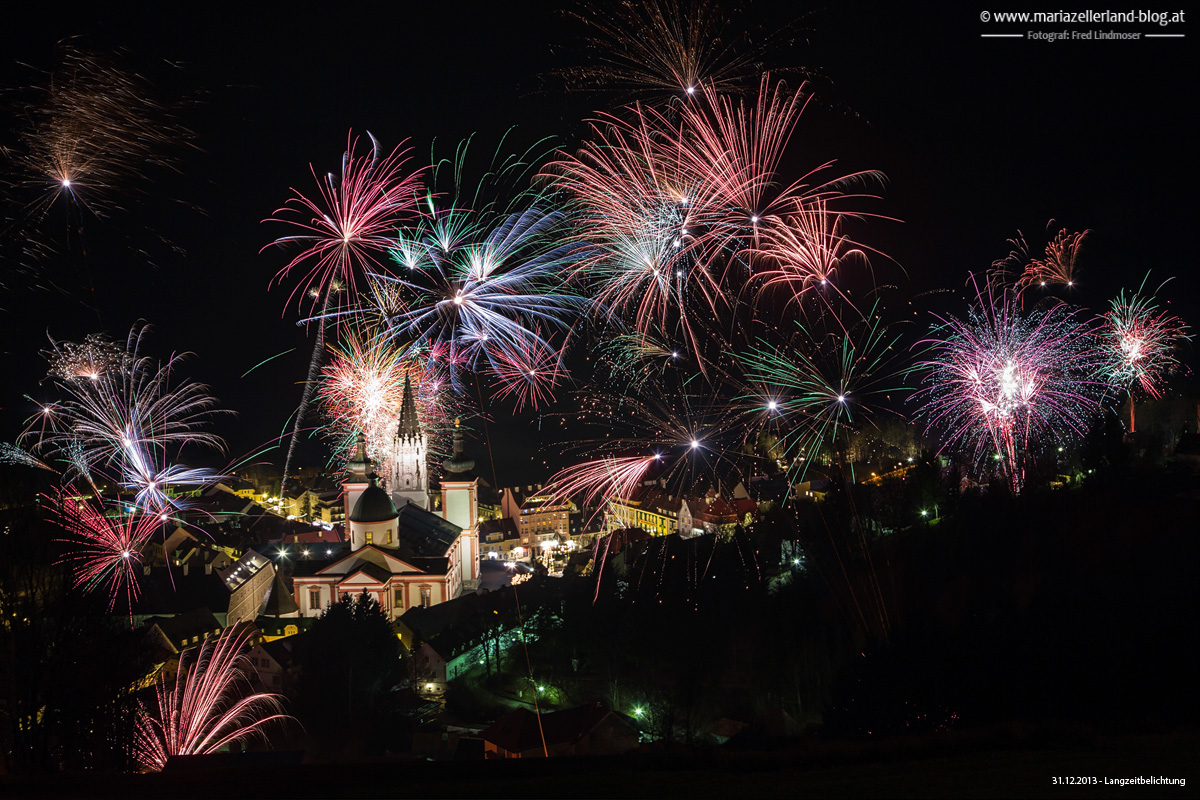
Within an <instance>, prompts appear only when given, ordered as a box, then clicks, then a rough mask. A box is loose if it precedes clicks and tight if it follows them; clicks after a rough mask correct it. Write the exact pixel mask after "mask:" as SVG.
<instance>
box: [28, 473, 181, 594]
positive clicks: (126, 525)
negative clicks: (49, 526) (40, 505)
mask: <svg viewBox="0 0 1200 800" xmlns="http://www.w3.org/2000/svg"><path fill="white" fill-rule="evenodd" d="M45 499H46V500H47V501H49V504H50V507H51V508H52V509H53V512H52V513H53V514H54V515H55V517H56V518H57V520H58V523H59V524H60V525H61V526H62V528H63V530H64V531H65V532H66V534H67V535H66V538H65V539H64V541H65V542H66V543H68V544H69V545H70V547H71V551H70V552H69V553H68V554H67V555H66V556H64V558H63V561H65V562H67V563H70V564H71V565H72V567H73V570H74V582H75V586H76V587H83V589H84V590H85V591H88V592H91V591H103V592H105V593H106V594H108V596H109V601H108V607H109V610H112V608H113V607H114V606H115V605H116V602H117V598H118V597H120V596H121V595H122V594H124V595H125V597H126V599H127V600H128V601H129V605H130V607H131V608H132V604H133V600H134V599H135V598H136V597H137V596H138V594H139V591H138V579H137V576H138V573H139V572H140V571H141V561H142V549H143V548H144V547H145V545H146V542H148V541H149V540H150V537H151V536H153V535H154V533H155V532H156V531H157V530H158V526H159V525H160V518H159V516H157V515H151V514H143V513H133V514H127V513H119V512H117V511H116V510H115V509H111V508H109V507H107V506H106V505H105V504H104V502H103V501H101V500H99V499H93V498H90V497H76V496H74V495H72V494H71V493H70V492H68V491H66V490H65V489H62V488H59V489H58V490H57V491H56V492H55V493H54V494H53V495H46V496H45Z"/></svg>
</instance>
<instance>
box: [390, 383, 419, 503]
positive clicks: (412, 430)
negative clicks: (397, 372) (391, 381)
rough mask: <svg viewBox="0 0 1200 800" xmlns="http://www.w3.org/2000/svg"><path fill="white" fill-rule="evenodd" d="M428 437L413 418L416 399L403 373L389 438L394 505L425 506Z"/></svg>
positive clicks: (414, 416) (415, 410) (410, 384)
mask: <svg viewBox="0 0 1200 800" xmlns="http://www.w3.org/2000/svg"><path fill="white" fill-rule="evenodd" d="M427 455H428V441H427V440H426V438H425V432H424V431H423V430H422V429H421V423H420V421H419V420H418V419H417V401H416V398H415V397H414V396H413V390H412V382H411V381H410V380H409V377H408V375H405V376H404V399H403V401H402V402H401V404H400V422H399V423H398V424H397V425H396V435H395V436H394V437H393V438H392V474H391V479H390V480H389V481H388V483H389V484H390V486H389V488H390V489H391V490H392V499H393V500H394V501H395V503H396V505H398V506H400V505H403V504H404V503H412V504H413V505H415V506H418V507H419V508H421V509H423V510H425V511H428V510H429V480H428V475H427V467H426V456H427Z"/></svg>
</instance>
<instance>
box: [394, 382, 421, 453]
mask: <svg viewBox="0 0 1200 800" xmlns="http://www.w3.org/2000/svg"><path fill="white" fill-rule="evenodd" d="M396 433H397V435H399V437H400V438H401V439H416V438H417V437H418V436H420V435H421V423H420V421H419V420H418V419H417V401H416V398H415V397H413V390H412V381H411V380H409V377H408V374H407V373H405V375H404V399H403V401H402V402H401V404H400V425H399V427H398V428H397V430H396Z"/></svg>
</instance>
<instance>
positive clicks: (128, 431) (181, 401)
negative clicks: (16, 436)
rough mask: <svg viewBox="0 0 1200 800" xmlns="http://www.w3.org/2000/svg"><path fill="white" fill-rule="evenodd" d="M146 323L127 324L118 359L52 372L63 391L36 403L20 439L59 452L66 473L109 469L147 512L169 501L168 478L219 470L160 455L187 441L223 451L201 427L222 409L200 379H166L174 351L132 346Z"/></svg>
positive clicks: (182, 480) (199, 478) (181, 479)
mask: <svg viewBox="0 0 1200 800" xmlns="http://www.w3.org/2000/svg"><path fill="white" fill-rule="evenodd" d="M148 328H149V326H146V325H144V324H138V325H135V326H134V327H133V328H132V329H131V330H130V332H129V336H128V338H127V340H126V345H125V349H124V351H123V355H122V357H121V358H120V359H117V360H116V361H115V362H114V363H119V366H118V367H115V368H114V367H112V366H111V365H110V366H109V368H108V369H106V371H104V372H101V373H88V374H87V375H86V376H80V377H74V376H73V377H71V378H68V379H65V380H64V379H59V380H56V381H55V386H56V387H57V388H58V389H59V390H61V391H62V392H63V393H64V394H65V395H66V397H65V399H63V400H61V401H59V402H57V403H54V404H52V405H46V406H43V407H42V409H41V410H40V411H39V413H37V414H35V415H34V416H33V417H31V418H30V419H29V420H28V422H27V425H26V430H25V432H24V433H23V434H22V435H21V439H22V440H24V441H32V442H34V447H35V449H36V450H38V451H42V452H49V453H51V454H54V455H55V456H57V457H59V458H61V459H63V460H65V461H66V462H67V463H68V465H70V470H69V472H68V475H71V474H74V475H77V476H79V477H82V478H84V479H85V480H88V481H89V482H90V480H91V478H90V475H91V472H92V470H93V469H100V470H111V471H113V472H114V473H115V476H116V477H115V479H116V480H117V481H118V482H119V483H121V484H122V485H124V486H126V487H127V488H134V489H137V491H138V498H139V503H144V504H145V506H144V508H145V510H146V511H148V512H151V513H153V512H156V511H159V510H161V509H162V508H163V507H165V506H166V505H168V504H170V503H171V502H172V501H171V500H170V498H169V497H167V495H166V493H165V491H166V487H167V485H168V484H185V485H197V484H204V483H209V482H212V481H214V480H217V479H219V478H220V477H221V476H220V475H218V474H216V473H213V472H210V471H208V470H204V469H188V468H184V467H181V466H178V465H168V464H167V463H166V459H167V454H168V453H169V452H170V451H172V450H173V449H176V448H180V447H183V446H184V445H187V444H199V445H201V446H207V447H212V448H214V449H216V450H219V451H223V450H224V442H223V440H222V439H221V437H219V436H217V435H216V434H214V433H210V432H208V431H205V430H202V427H203V426H204V425H206V424H208V423H209V422H210V421H211V420H212V418H213V417H214V416H216V415H218V414H220V413H225V412H222V411H221V410H219V409H216V408H214V406H215V403H216V401H215V399H214V398H213V397H212V396H210V395H209V394H208V388H207V387H206V386H204V385H203V384H199V383H194V382H190V381H184V382H180V383H177V384H175V385H172V377H171V372H172V370H173V369H174V367H175V365H176V364H177V363H179V361H180V360H181V359H182V358H183V356H182V355H173V356H172V357H171V358H170V359H168V360H167V361H166V362H165V363H161V362H157V361H155V360H154V359H152V358H151V357H149V356H143V355H141V354H140V350H141V346H142V341H143V339H144V337H145V335H146V332H147V330H148ZM67 350H68V352H69V349H67ZM63 351H64V348H61V347H56V349H55V350H54V352H53V353H50V354H48V357H49V358H50V360H51V364H52V366H51V375H55V374H57V373H59V372H61V371H62V369H63V364H62V362H61V360H60V359H59V356H61V355H62V353H63ZM93 375H94V377H93Z"/></svg>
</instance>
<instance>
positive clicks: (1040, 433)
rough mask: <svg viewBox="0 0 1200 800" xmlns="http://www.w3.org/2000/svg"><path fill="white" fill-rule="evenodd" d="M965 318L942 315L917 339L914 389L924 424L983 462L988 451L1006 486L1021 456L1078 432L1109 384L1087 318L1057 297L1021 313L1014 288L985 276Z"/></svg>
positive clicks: (1016, 477)
mask: <svg viewBox="0 0 1200 800" xmlns="http://www.w3.org/2000/svg"><path fill="white" fill-rule="evenodd" d="M977 296H978V302H977V303H976V304H975V305H974V306H972V307H971V309H970V311H969V312H968V317H967V319H966V320H960V319H957V318H954V317H946V318H943V319H942V320H941V324H939V325H938V326H936V327H935V328H934V330H933V332H932V335H931V337H930V338H928V339H926V340H924V341H923V342H922V343H921V345H924V346H927V347H928V348H929V353H930V357H929V358H928V359H927V360H924V361H922V362H920V363H919V364H918V365H917V369H918V370H919V371H921V372H922V373H923V383H924V386H923V388H922V389H921V391H920V392H918V393H917V394H916V395H915V396H914V400H915V401H916V402H918V403H919V406H918V409H919V410H918V413H919V415H920V416H922V417H924V418H925V420H926V423H927V424H926V430H927V431H936V432H938V433H940V434H941V435H942V436H943V437H944V438H943V441H944V442H945V446H947V447H952V448H954V449H958V450H961V451H963V452H965V453H967V454H968V455H971V456H972V457H973V458H974V459H975V460H976V462H977V463H981V462H982V461H983V460H984V459H986V458H987V456H988V455H989V454H994V455H995V460H996V462H997V464H998V465H999V468H1000V469H1001V470H1003V472H1004V474H1005V477H1006V478H1007V479H1008V481H1009V483H1010V485H1011V486H1012V488H1013V490H1014V491H1020V489H1021V487H1022V485H1023V482H1024V469H1025V464H1026V461H1027V457H1029V456H1031V455H1032V454H1034V453H1035V452H1036V451H1037V450H1038V449H1039V448H1041V447H1043V446H1050V445H1052V444H1053V445H1057V444H1058V443H1059V442H1060V441H1062V440H1064V439H1067V438H1070V437H1078V436H1082V435H1083V434H1084V433H1085V432H1086V431H1087V428H1088V426H1089V424H1090V423H1091V420H1092V419H1093V418H1094V417H1095V416H1096V415H1097V414H1098V413H1099V412H1100V408H1101V407H1100V400H1101V398H1102V397H1103V396H1104V393H1105V391H1106V390H1107V389H1108V387H1109V383H1108V382H1107V380H1106V379H1105V378H1104V376H1103V366H1104V362H1103V355H1104V354H1103V351H1102V349H1101V347H1100V342H1099V340H1098V339H1097V337H1096V330H1095V326H1094V325H1092V324H1090V323H1088V322H1085V321H1083V320H1082V319H1081V318H1080V315H1079V314H1078V313H1077V312H1076V311H1074V310H1071V309H1070V308H1068V307H1067V306H1066V305H1064V304H1062V303H1056V304H1054V305H1052V306H1051V307H1050V308H1048V309H1045V310H1041V311H1036V312H1033V313H1030V314H1024V313H1022V312H1021V311H1020V310H1019V309H1018V307H1017V305H1018V303H1017V300H1016V297H1015V294H1014V292H1012V291H1008V290H1001V289H995V288H994V287H993V286H991V285H988V286H987V288H986V290H985V291H979V292H977Z"/></svg>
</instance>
